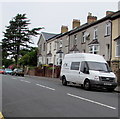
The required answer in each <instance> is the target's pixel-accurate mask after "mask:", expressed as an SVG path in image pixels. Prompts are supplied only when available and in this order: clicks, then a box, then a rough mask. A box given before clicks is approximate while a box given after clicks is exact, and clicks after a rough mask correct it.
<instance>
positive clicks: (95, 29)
mask: <svg viewBox="0 0 120 119" xmlns="http://www.w3.org/2000/svg"><path fill="white" fill-rule="evenodd" d="M97 38H98V35H97V28H94V34H93V39H94V40H96V39H97Z"/></svg>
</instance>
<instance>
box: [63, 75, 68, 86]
mask: <svg viewBox="0 0 120 119" xmlns="http://www.w3.org/2000/svg"><path fill="white" fill-rule="evenodd" d="M62 85H64V86H67V81H66V79H65V77H62Z"/></svg>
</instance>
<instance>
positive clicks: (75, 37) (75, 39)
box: [73, 34, 77, 45]
mask: <svg viewBox="0 0 120 119" xmlns="http://www.w3.org/2000/svg"><path fill="white" fill-rule="evenodd" d="M73 44H74V45H76V44H77V34H75V35H74V41H73Z"/></svg>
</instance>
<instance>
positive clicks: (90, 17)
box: [87, 12, 97, 23]
mask: <svg viewBox="0 0 120 119" xmlns="http://www.w3.org/2000/svg"><path fill="white" fill-rule="evenodd" d="M95 21H97V17H96V16H92V13H90V12H89V13H88V16H87V23H92V22H95Z"/></svg>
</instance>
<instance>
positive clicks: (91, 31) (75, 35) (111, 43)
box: [38, 11, 120, 72]
mask: <svg viewBox="0 0 120 119" xmlns="http://www.w3.org/2000/svg"><path fill="white" fill-rule="evenodd" d="M38 49H39V52H38V66H39V65H41V64H54V65H61V63H62V60H63V58H64V56H65V54H68V53H76V52H79V53H83V52H84V53H93V54H99V55H102V56H103V57H104V58H105V59H106V61H107V62H108V63H109V64H110V65H111V67H112V69H113V71H114V72H115V71H117V70H118V69H120V11H117V12H112V11H107V12H106V15H105V17H103V18H101V19H99V20H97V17H96V16H93V15H92V13H88V16H87V23H85V24H83V25H81V22H80V20H78V19H73V21H72V30H68V27H67V26H62V27H61V33H59V34H52V33H45V32H41V34H40V37H39V40H38Z"/></svg>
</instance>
